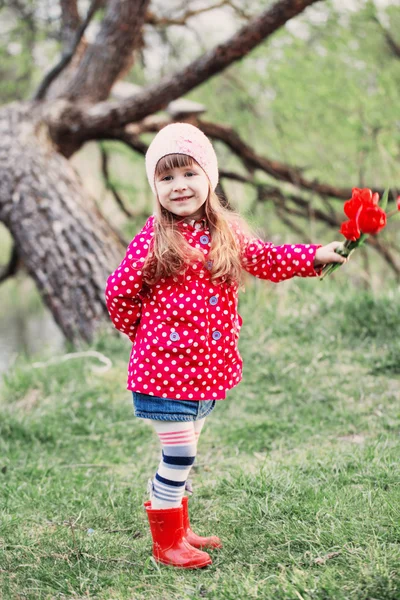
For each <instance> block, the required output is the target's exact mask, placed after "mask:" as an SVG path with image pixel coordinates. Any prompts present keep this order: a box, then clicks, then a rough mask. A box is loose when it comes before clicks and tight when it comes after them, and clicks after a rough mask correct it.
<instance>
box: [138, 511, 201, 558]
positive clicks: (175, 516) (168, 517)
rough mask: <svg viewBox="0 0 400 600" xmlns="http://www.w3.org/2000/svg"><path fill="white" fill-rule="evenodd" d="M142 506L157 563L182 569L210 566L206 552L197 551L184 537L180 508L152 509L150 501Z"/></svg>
mask: <svg viewBox="0 0 400 600" xmlns="http://www.w3.org/2000/svg"><path fill="white" fill-rule="evenodd" d="M144 506H145V508H146V512H147V516H148V518H149V524H150V530H151V535H152V538H153V556H154V558H155V559H156V561H157V562H160V563H163V564H164V565H172V566H174V567H181V568H182V569H201V568H202V567H206V566H207V565H211V563H212V560H211V557H210V556H209V555H208V554H207V552H202V551H201V550H197V549H196V548H194V547H193V546H191V545H190V544H189V542H188V541H187V540H186V538H185V537H184V530H183V520H182V506H179V507H178V508H164V509H152V508H151V501H148V502H145V503H144Z"/></svg>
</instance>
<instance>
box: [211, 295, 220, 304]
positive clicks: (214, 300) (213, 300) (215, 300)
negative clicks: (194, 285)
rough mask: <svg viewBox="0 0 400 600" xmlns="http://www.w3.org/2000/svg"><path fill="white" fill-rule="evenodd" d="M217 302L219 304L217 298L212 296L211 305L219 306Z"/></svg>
mask: <svg viewBox="0 0 400 600" xmlns="http://www.w3.org/2000/svg"><path fill="white" fill-rule="evenodd" d="M217 302H218V298H217V296H211V298H210V304H212V305H213V306H214V305H215V304H217Z"/></svg>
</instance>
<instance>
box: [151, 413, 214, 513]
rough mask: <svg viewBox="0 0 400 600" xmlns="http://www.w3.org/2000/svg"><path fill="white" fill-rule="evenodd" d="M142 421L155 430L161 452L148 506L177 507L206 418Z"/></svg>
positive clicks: (180, 500) (179, 503)
mask: <svg viewBox="0 0 400 600" xmlns="http://www.w3.org/2000/svg"><path fill="white" fill-rule="evenodd" d="M145 420H146V421H147V422H148V423H150V424H151V426H152V427H153V428H154V429H155V431H156V433H157V435H158V438H159V440H160V442H161V449H162V458H161V462H160V464H159V466H158V469H157V473H156V474H155V477H154V479H153V481H152V490H151V507H152V508H176V507H178V506H180V505H181V502H182V497H183V494H184V492H185V483H186V480H187V478H188V476H189V472H190V469H191V468H192V465H193V463H194V461H195V458H196V454H197V442H198V440H199V436H200V433H201V430H202V428H203V425H204V423H205V420H206V417H204V419H199V420H198V421H156V420H155V419H145Z"/></svg>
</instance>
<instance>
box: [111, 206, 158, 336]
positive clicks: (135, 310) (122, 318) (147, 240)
mask: <svg viewBox="0 0 400 600" xmlns="http://www.w3.org/2000/svg"><path fill="white" fill-rule="evenodd" d="M153 222H154V217H150V218H149V219H148V220H147V221H146V224H145V226H144V227H143V229H142V230H141V231H140V233H138V234H137V235H136V236H135V237H134V238H133V240H132V241H131V243H130V244H129V246H128V248H127V250H126V254H125V257H124V259H123V261H122V262H121V264H120V265H119V267H117V268H116V270H115V271H114V272H113V273H111V275H110V276H109V278H108V279H107V284H106V289H105V299H106V306H107V309H108V313H109V315H110V318H111V321H112V322H113V324H114V327H115V328H116V329H118V330H119V331H121V332H122V333H125V334H126V335H127V336H128V338H129V339H130V340H131V342H133V341H134V339H135V336H136V332H137V329H138V326H139V323H140V317H141V310H142V300H141V292H142V288H143V276H142V266H143V263H144V261H145V259H146V256H147V254H148V252H149V249H150V244H151V240H152V237H153Z"/></svg>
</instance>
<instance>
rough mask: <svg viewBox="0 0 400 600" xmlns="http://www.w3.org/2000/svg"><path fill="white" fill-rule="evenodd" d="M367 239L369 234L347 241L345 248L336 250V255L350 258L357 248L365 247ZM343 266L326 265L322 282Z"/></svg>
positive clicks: (341, 247) (321, 278)
mask: <svg viewBox="0 0 400 600" xmlns="http://www.w3.org/2000/svg"><path fill="white" fill-rule="evenodd" d="M367 237H368V236H367V234H365V233H362V234H361V235H360V237H359V238H358V240H355V241H352V240H346V241H345V242H344V244H343V246H338V247H337V248H336V249H335V252H336V254H340V256H344V257H345V258H347V257H349V256H350V255H351V254H353V251H354V250H355V249H356V248H359V247H360V246H363V245H364V242H365V240H366V239H367ZM341 266H342V263H329V264H328V265H325V267H324V268H323V269H322V274H321V277H320V280H321V281H322V280H323V279H324V277H326V276H327V275H330V274H331V273H333V271H336V269H338V268H339V267H341Z"/></svg>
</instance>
